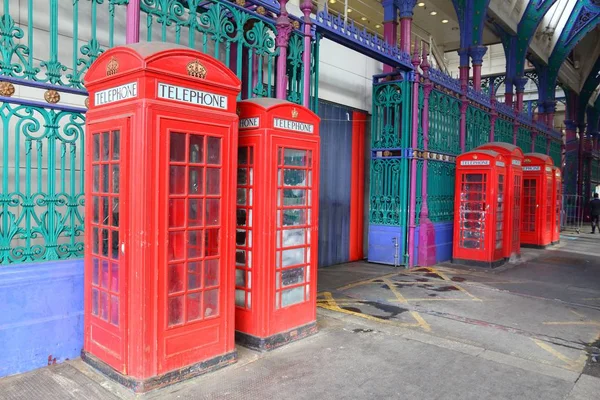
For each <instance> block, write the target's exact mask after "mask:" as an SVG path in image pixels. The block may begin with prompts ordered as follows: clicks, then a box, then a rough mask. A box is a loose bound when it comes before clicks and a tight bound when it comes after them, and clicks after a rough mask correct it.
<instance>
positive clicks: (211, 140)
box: [206, 136, 221, 164]
mask: <svg viewBox="0 0 600 400" xmlns="http://www.w3.org/2000/svg"><path fill="white" fill-rule="evenodd" d="M206 141H207V144H206V147H207V158H206V163H207V164H220V163H221V138H217V137H212V136H209V137H207V139H206Z"/></svg>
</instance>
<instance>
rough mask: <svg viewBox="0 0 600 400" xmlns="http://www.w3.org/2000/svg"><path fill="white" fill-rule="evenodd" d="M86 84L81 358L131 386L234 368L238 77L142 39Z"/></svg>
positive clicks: (108, 56) (104, 60)
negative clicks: (83, 302) (83, 299)
mask: <svg viewBox="0 0 600 400" xmlns="http://www.w3.org/2000/svg"><path fill="white" fill-rule="evenodd" d="M85 81H86V87H87V89H88V90H89V93H90V98H89V112H88V113H87V123H86V135H87V136H86V137H87V143H86V144H87V148H86V197H85V200H86V203H85V204H86V212H85V224H86V231H85V235H86V236H85V243H86V248H85V342H84V350H83V352H82V356H83V358H84V359H85V360H86V361H88V362H89V363H91V364H92V365H94V366H95V367H97V368H99V369H100V370H102V371H103V372H105V373H106V374H107V375H109V376H111V377H112V378H114V379H116V380H118V381H119V382H121V383H123V384H125V385H126V386H129V387H131V388H132V389H134V390H135V391H146V390H149V389H152V388H155V387H158V386H162V385H164V384H167V383H172V382H174V381H177V380H179V379H183V378H187V377H190V376H193V375H196V374H199V373H203V372H205V371H208V370H211V369H214V368H218V367H220V366H223V365H226V364H229V363H232V362H235V360H236V352H235V347H234V346H235V344H234V305H233V294H234V287H233V282H234V281H233V270H232V269H231V268H229V266H230V265H233V262H234V260H233V255H234V252H235V249H234V246H235V242H234V232H235V220H234V218H233V216H232V210H234V208H235V197H234V193H235V174H236V171H235V165H236V162H237V129H238V117H237V115H236V112H235V111H236V96H237V94H238V93H239V91H240V81H239V79H238V78H237V77H236V76H235V75H234V74H233V72H231V71H230V70H229V69H228V68H227V67H225V66H224V65H223V64H222V63H220V62H219V61H217V60H214V59H213V58H211V57H209V56H206V55H204V54H202V53H200V52H197V51H194V50H192V49H190V48H187V47H183V46H176V45H171V44H163V43H138V44H135V45H128V46H121V47H116V48H113V49H110V50H108V51H106V52H105V53H103V54H102V55H100V57H98V59H97V60H96V61H95V62H94V63H93V65H92V66H91V67H90V69H89V71H88V73H87V75H86V78H85Z"/></svg>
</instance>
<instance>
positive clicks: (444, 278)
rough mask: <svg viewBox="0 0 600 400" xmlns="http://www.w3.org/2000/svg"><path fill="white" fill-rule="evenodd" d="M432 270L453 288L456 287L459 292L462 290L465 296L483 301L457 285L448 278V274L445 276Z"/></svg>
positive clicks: (433, 269)
mask: <svg viewBox="0 0 600 400" xmlns="http://www.w3.org/2000/svg"><path fill="white" fill-rule="evenodd" d="M431 270H432V272H433V273H434V274H438V275H439V276H440V277H442V279H443V280H445V281H448V282H450V283H452V286H454V287H455V288H457V289H458V290H460V291H461V292H463V293H464V294H466V295H467V296H469V297H470V298H471V299H472V300H473V301H481V300H479V299H478V298H477V297H475V296H473V295H472V294H471V293H469V292H468V291H466V290H465V288H463V287H462V286H460V285H458V284H456V282H454V281H453V280H452V279H450V278H448V276H447V275H446V274H444V273H443V272H442V271H439V270H436V269H435V268H431Z"/></svg>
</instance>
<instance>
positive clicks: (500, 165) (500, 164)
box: [496, 161, 505, 167]
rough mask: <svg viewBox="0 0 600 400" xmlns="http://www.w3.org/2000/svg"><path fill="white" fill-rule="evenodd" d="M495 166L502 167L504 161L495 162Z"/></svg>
mask: <svg viewBox="0 0 600 400" xmlns="http://www.w3.org/2000/svg"><path fill="white" fill-rule="evenodd" d="M496 166H497V167H504V166H505V165H504V161H496Z"/></svg>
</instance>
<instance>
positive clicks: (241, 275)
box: [235, 269, 246, 287]
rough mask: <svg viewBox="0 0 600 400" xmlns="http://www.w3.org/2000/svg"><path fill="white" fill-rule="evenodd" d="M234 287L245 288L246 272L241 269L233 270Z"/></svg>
mask: <svg viewBox="0 0 600 400" xmlns="http://www.w3.org/2000/svg"><path fill="white" fill-rule="evenodd" d="M235 286H241V287H246V271H245V270H243V269H236V270H235Z"/></svg>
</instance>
